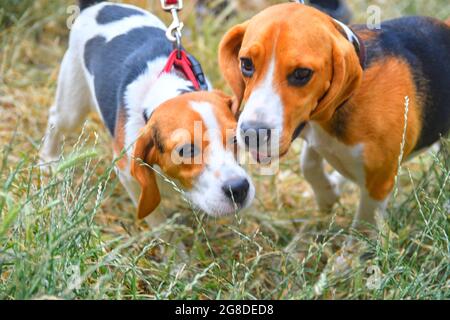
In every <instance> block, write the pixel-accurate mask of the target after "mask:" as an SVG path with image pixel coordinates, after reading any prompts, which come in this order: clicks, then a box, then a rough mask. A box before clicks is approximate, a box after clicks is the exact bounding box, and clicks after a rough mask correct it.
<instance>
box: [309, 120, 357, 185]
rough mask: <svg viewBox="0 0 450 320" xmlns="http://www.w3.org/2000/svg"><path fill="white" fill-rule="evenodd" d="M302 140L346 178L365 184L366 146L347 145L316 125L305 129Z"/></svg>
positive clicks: (310, 125)
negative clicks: (364, 152)
mask: <svg viewBox="0 0 450 320" xmlns="http://www.w3.org/2000/svg"><path fill="white" fill-rule="evenodd" d="M302 138H303V139H305V140H306V142H307V143H308V146H309V147H311V148H313V149H314V150H315V151H316V152H318V153H319V154H320V155H321V156H322V157H323V158H324V159H325V160H326V161H327V162H328V163H329V164H330V165H331V166H332V167H333V168H334V169H336V170H337V171H339V173H340V174H342V175H343V176H344V177H346V178H347V179H350V180H352V181H353V182H355V183H358V184H364V181H365V179H364V159H363V151H364V145H362V144H358V145H353V146H348V145H345V144H344V143H342V142H340V141H339V140H337V139H336V138H335V137H333V136H331V135H330V134H328V133H327V132H326V131H325V130H324V129H322V128H321V127H320V126H319V125H317V124H314V123H309V124H308V125H307V126H306V127H305V129H304V131H303V133H302Z"/></svg>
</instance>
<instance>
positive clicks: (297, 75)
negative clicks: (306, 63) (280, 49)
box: [288, 68, 313, 87]
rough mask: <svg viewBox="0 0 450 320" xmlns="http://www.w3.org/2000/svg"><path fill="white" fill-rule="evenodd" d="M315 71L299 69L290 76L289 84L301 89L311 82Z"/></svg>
mask: <svg viewBox="0 0 450 320" xmlns="http://www.w3.org/2000/svg"><path fill="white" fill-rule="evenodd" d="M312 75H313V71H312V70H311V69H306V68H297V69H295V70H294V72H292V73H291V74H290V75H289V76H288V82H289V84H290V85H292V86H296V87H301V86H304V85H305V84H307V83H308V82H309V80H311V77H312Z"/></svg>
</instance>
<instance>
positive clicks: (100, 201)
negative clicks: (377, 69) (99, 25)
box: [0, 0, 450, 299]
mask: <svg viewBox="0 0 450 320" xmlns="http://www.w3.org/2000/svg"><path fill="white" fill-rule="evenodd" d="M362 2H363V3H364V4H365V5H366V4H367V3H368V2H367V1H362ZM65 3H66V4H68V3H71V2H70V1H65ZM351 3H352V5H353V8H355V10H357V9H358V8H359V11H357V12H363V10H364V11H365V9H364V8H366V7H367V6H365V7H364V5H363V4H360V3H361V1H358V2H357V1H351ZM372 3H373V2H372ZM380 3H381V2H380ZM420 3H421V4H419V1H417V4H410V1H399V2H398V3H397V4H395V5H391V7H389V8H387V7H384V8H383V12H384V13H383V15H386V18H389V17H393V16H400V15H406V14H413V13H415V12H420V13H421V14H428V15H434V16H438V17H441V18H445V17H446V16H445V15H446V14H447V16H448V13H449V5H448V4H447V1H427V2H422V1H421V2H420ZM11 4H12V5H13V6H11ZM355 4H356V5H355ZM7 5H8V6H7ZM384 6H387V5H386V4H385V5H384ZM153 7H154V8H155V9H156V8H157V6H156V5H153ZM361 8H363V9H361ZM13 9H14V10H13ZM24 10H25V11H24ZM0 12H3V16H5V12H6V15H8V16H9V18H8V22H7V23H6V22H5V23H3V22H0V27H1V28H2V29H0V298H1V299H39V298H63V299H218V298H223V299H450V241H449V234H450V181H449V180H450V142H449V141H448V140H443V147H442V148H441V150H440V151H439V152H436V151H429V152H428V153H426V154H424V155H423V156H421V157H418V158H416V159H414V160H413V161H412V162H410V163H408V164H407V165H405V166H404V167H403V168H402V170H401V171H400V175H399V180H398V192H397V193H396V197H395V198H394V199H392V201H391V203H390V205H389V216H390V218H389V221H387V223H388V226H389V227H387V226H384V227H383V228H381V231H380V233H379V235H378V237H377V238H376V239H372V240H370V239H367V238H365V237H363V236H360V235H358V234H356V233H354V232H353V231H352V230H350V229H349V225H350V222H351V219H352V216H353V214H354V212H355V208H356V203H357V189H356V188H355V187H353V186H348V187H347V188H346V193H345V195H344V197H343V199H342V201H341V204H340V205H339V206H337V207H336V209H335V210H334V212H333V214H332V215H329V216H327V215H324V214H321V213H319V212H317V210H316V207H315V205H314V201H313V199H312V194H311V192H310V189H309V187H308V185H307V184H306V182H305V181H304V180H303V178H302V177H301V175H300V174H299V164H298V154H299V152H300V150H301V143H300V142H298V143H296V144H295V145H294V146H293V148H292V151H291V152H290V154H289V155H288V156H287V158H286V159H284V160H283V161H282V163H281V167H280V174H279V175H278V176H276V177H261V176H258V175H256V174H254V182H255V184H256V188H257V199H256V200H255V205H254V206H253V208H251V209H249V210H247V211H246V212H244V213H242V215H239V216H237V217H231V218H221V219H212V218H208V217H206V216H205V215H204V214H202V213H200V212H196V211H194V210H192V209H190V206H189V204H186V203H184V202H183V201H182V200H179V201H177V202H176V203H175V201H173V199H170V200H167V199H165V200H164V201H163V209H164V210H165V211H166V212H174V213H175V215H174V216H173V218H171V219H169V220H168V222H167V223H166V224H165V225H164V226H162V227H161V229H160V230H149V229H148V228H147V227H146V225H145V224H143V223H140V222H136V221H135V219H134V212H135V209H134V208H133V206H132V204H131V201H130V200H129V199H128V197H127V195H126V192H125V190H124V189H123V188H122V186H121V185H120V183H119V182H118V180H117V179H116V177H115V174H114V170H113V164H114V160H113V159H112V157H111V149H110V141H109V138H108V136H107V134H106V131H105V130H104V129H103V128H102V125H101V123H100V122H99V120H98V119H97V118H96V117H91V118H90V120H89V121H88V122H87V123H86V125H85V128H84V130H83V133H82V134H81V135H80V136H79V135H78V133H77V134H74V135H73V136H71V137H68V139H67V141H66V142H65V150H66V152H65V153H64V158H63V159H61V161H60V163H59V164H58V165H57V166H56V167H57V168H58V169H57V170H55V172H53V173H51V174H48V173H46V172H43V171H41V170H40V168H39V166H38V164H37V154H38V150H39V146H40V143H41V138H42V136H43V133H44V130H45V125H46V121H47V112H48V107H49V105H50V104H51V103H52V100H53V95H54V90H55V86H56V77H57V70H58V66H59V63H60V59H61V56H62V54H63V53H64V50H65V47H66V42H67V34H68V32H67V29H66V28H65V19H66V17H67V15H66V7H65V5H64V2H56V1H45V0H43V1H39V3H34V4H33V5H32V6H24V7H22V8H18V7H17V6H15V5H14V1H9V2H8V1H7V2H2V5H0ZM155 12H158V14H159V15H160V16H162V15H163V14H162V13H160V11H155ZM183 14H184V15H185V21H186V22H187V25H188V28H187V30H186V39H185V41H186V46H187V47H188V48H189V49H190V50H191V51H193V52H195V53H196V55H197V57H198V58H199V60H201V61H202V62H203V66H204V68H205V70H206V72H207V74H208V75H210V76H211V79H212V80H213V82H214V83H215V84H216V86H217V87H219V88H224V82H223V80H222V79H221V77H220V74H219V70H217V63H216V51H217V44H218V42H219V40H220V37H221V35H223V33H224V32H225V31H226V30H227V29H228V28H229V27H230V26H231V25H232V24H234V23H236V22H238V21H241V20H242V19H243V18H244V15H247V16H248V15H251V12H246V13H243V14H241V15H238V16H236V17H233V18H232V19H231V20H230V21H219V22H218V21H215V20H214V19H212V18H211V17H205V18H204V20H203V23H202V24H198V23H197V20H196V19H195V17H194V15H193V12H192V11H191V9H190V8H189V7H187V8H186V11H185V12H184V13H183ZM1 15H2V14H1V13H0V16H1ZM361 17H362V14H360V13H358V14H356V17H355V18H356V20H358V21H363V19H362V18H361ZM2 21H6V20H2ZM251 171H253V170H251ZM174 229H176V230H177V231H178V235H179V239H176V240H175V241H174V242H173V243H171V244H167V243H161V241H160V240H158V237H156V234H157V233H158V232H168V231H170V230H174ZM349 234H353V235H354V236H355V237H357V238H358V239H359V240H358V241H359V243H360V244H361V246H362V247H363V248H364V249H363V250H362V251H361V253H362V254H363V255H364V257H365V259H353V260H352V261H351V263H352V268H353V269H352V272H342V273H339V272H336V271H335V270H331V268H330V264H327V262H328V261H331V260H333V259H336V258H337V255H338V253H339V248H341V246H342V244H343V242H344V241H345V239H346V238H347V237H348V235H349ZM177 241H184V243H185V244H186V246H187V248H188V252H189V256H190V260H189V261H188V262H186V263H183V262H181V259H180V257H179V256H178V251H177V250H176V249H175V247H174V244H175V243H176V242H177ZM161 247H163V248H164V251H165V255H164V256H165V257H166V259H163V256H162V254H161V252H160V249H161Z"/></svg>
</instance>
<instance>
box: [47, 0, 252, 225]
mask: <svg viewBox="0 0 450 320" xmlns="http://www.w3.org/2000/svg"><path fill="white" fill-rule="evenodd" d="M97 2H100V3H97ZM80 5H81V8H82V12H81V14H80V16H79V17H78V18H77V20H76V22H75V24H74V25H73V28H72V30H71V34H70V41H69V48H68V50H67V52H66V54H65V56H64V59H63V62H62V65H61V71H60V75H59V79H58V88H57V93H56V101H55V104H54V106H53V107H52V108H51V110H50V116H49V120H48V129H47V133H46V138H45V139H44V146H43V148H42V152H41V157H42V158H43V159H46V160H48V161H51V160H53V159H57V158H58V156H59V153H60V151H61V150H60V149H61V139H62V136H63V135H64V134H65V133H69V132H72V131H74V130H76V129H77V128H78V127H79V126H80V124H81V123H82V122H83V121H84V120H85V118H86V116H87V114H88V113H89V112H90V111H91V110H92V111H96V112H98V114H99V115H100V116H101V118H102V120H103V122H104V124H105V126H106V128H107V129H108V131H109V133H110V134H111V136H112V138H113V141H114V153H115V155H116V156H117V157H119V155H120V154H121V152H122V151H123V150H127V151H126V154H125V156H124V157H123V158H122V159H121V160H120V162H119V163H118V165H117V173H118V176H119V178H120V181H121V182H122V184H123V185H124V187H125V188H126V189H127V191H128V192H129V194H130V196H131V198H132V199H133V201H134V203H135V204H136V206H137V211H138V214H137V215H138V217H139V218H141V219H142V218H145V217H147V216H148V219H147V221H148V222H149V223H150V224H151V226H156V225H157V224H159V223H161V222H162V221H163V219H164V217H163V216H162V214H161V213H159V212H155V213H153V214H151V213H152V212H153V211H155V209H156V208H157V207H158V204H159V203H160V199H161V196H160V191H159V188H158V181H157V180H158V179H157V177H159V175H158V174H155V172H154V170H153V167H154V168H157V169H158V171H160V172H161V173H162V174H163V175H165V176H166V177H168V178H170V179H173V180H175V181H177V182H178V183H179V185H180V186H181V188H182V190H183V191H184V196H185V197H186V198H187V199H188V200H190V201H191V202H192V204H193V205H194V206H196V207H198V208H200V209H202V210H203V211H205V212H206V213H208V214H210V215H213V216H220V215H226V214H231V213H235V212H236V211H238V210H240V209H243V208H245V207H247V206H248V205H249V204H250V203H251V202H252V200H253V198H254V193H255V191H254V187H253V184H252V182H251V180H250V178H249V176H248V175H247V173H246V172H245V171H244V170H243V169H242V168H241V167H240V166H239V165H238V163H237V162H236V160H235V148H234V145H233V144H234V140H235V139H234V136H230V135H231V134H232V133H233V132H235V129H236V118H235V115H234V114H233V113H232V110H231V108H232V105H233V101H232V99H231V97H228V96H226V95H225V94H223V93H221V92H219V91H195V92H194V87H193V83H192V82H191V81H189V80H187V79H186V78H185V76H184V75H183V74H182V73H180V72H179V71H178V70H177V69H172V70H171V71H168V72H162V71H163V69H165V66H167V60H168V57H169V56H170V54H171V53H172V52H173V46H172V44H171V42H169V40H167V38H166V35H165V32H166V27H165V26H164V24H163V23H162V22H161V21H160V20H159V19H158V18H157V17H155V16H154V15H152V14H150V13H148V12H147V11H144V10H142V9H140V8H138V7H134V6H130V5H121V4H113V3H108V2H103V1H80ZM205 82H206V81H205ZM227 130H228V131H229V132H228V134H227ZM133 146H134V147H133ZM171 191H172V193H173V192H174V191H173V189H172V190H171ZM150 214H151V215H150Z"/></svg>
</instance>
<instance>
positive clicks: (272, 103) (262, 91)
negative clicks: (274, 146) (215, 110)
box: [238, 58, 283, 144]
mask: <svg viewBox="0 0 450 320" xmlns="http://www.w3.org/2000/svg"><path fill="white" fill-rule="evenodd" d="M274 77H275V58H272V60H271V62H270V65H269V70H268V71H267V75H266V77H265V79H264V80H263V81H262V83H261V84H260V85H259V86H258V87H257V88H256V89H255V90H254V91H253V92H252V94H251V95H250V97H249V99H248V101H247V103H246V104H245V108H244V111H243V112H242V114H241V116H240V118H239V123H238V128H240V127H241V125H242V123H244V122H248V121H256V122H262V123H265V124H267V125H269V126H270V127H271V129H275V130H277V131H278V134H279V136H281V132H282V129H283V103H282V101H281V98H280V96H279V94H278V93H277V92H276V90H275V84H274ZM238 141H239V143H240V144H243V139H242V137H241V135H238Z"/></svg>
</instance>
